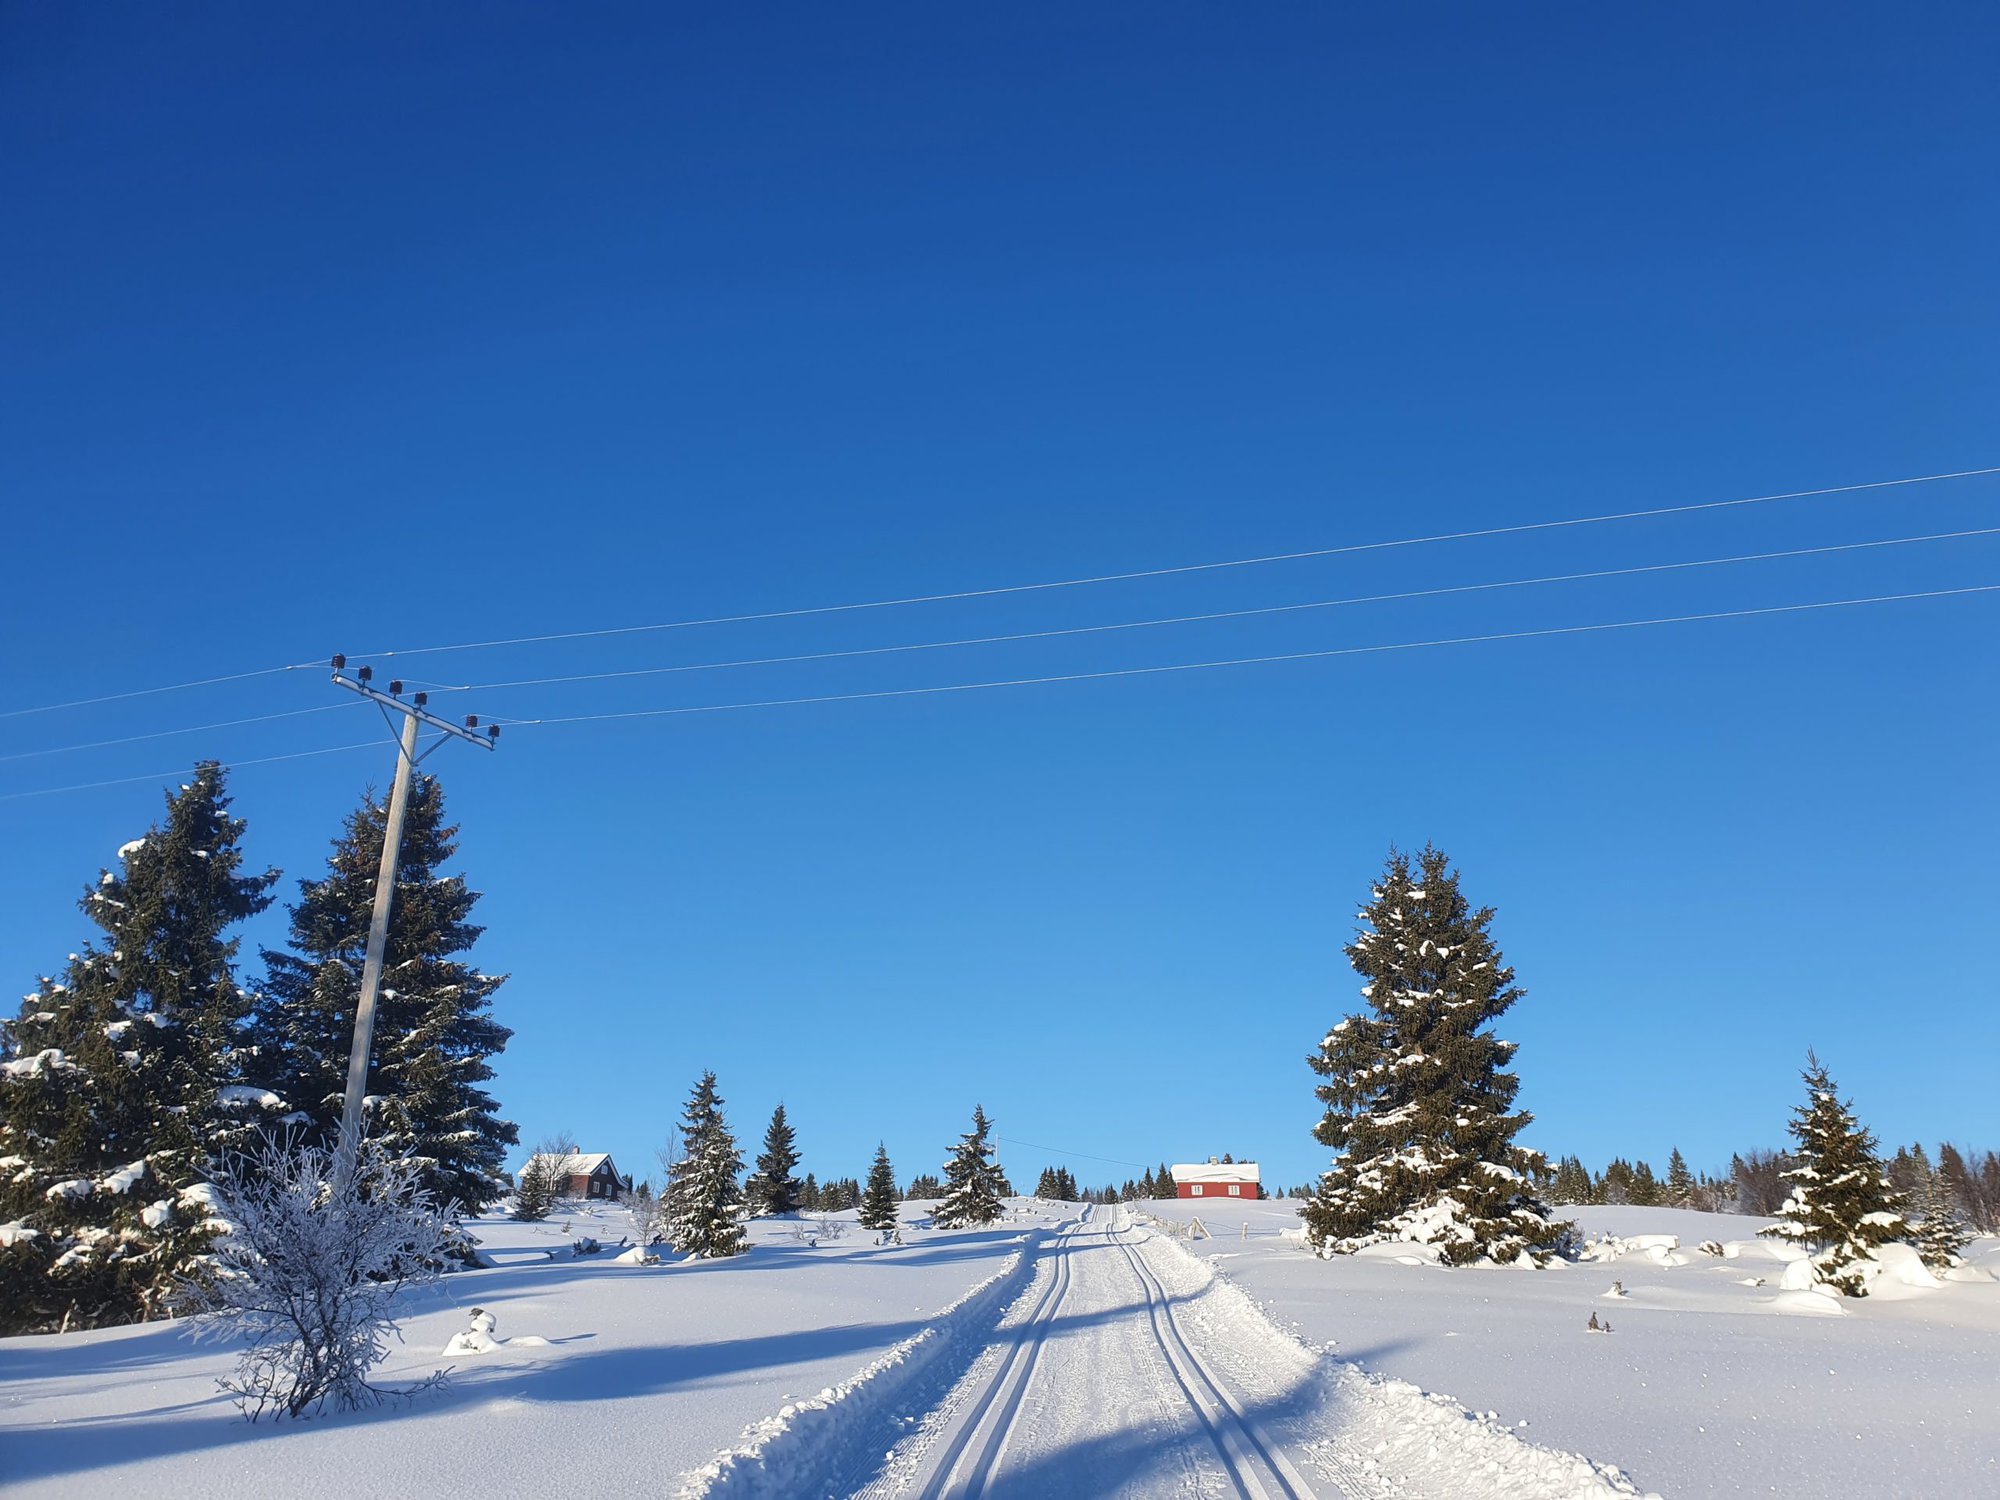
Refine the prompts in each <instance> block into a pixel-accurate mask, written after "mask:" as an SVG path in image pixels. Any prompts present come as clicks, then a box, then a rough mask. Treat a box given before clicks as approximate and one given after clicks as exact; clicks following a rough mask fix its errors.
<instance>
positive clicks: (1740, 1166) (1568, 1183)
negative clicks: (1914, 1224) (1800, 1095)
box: [1550, 1141, 2000, 1234]
mask: <svg viewBox="0 0 2000 1500" xmlns="http://www.w3.org/2000/svg"><path fill="white" fill-rule="evenodd" d="M1798 1162H1799V1157H1798V1154H1797V1153H1796V1152H1794V1151H1790V1150H1783V1151H1778V1150H1770V1149H1768V1148H1758V1149H1753V1150H1749V1151H1743V1152H1738V1153H1737V1154H1735V1155H1733V1156H1731V1157H1730V1159H1729V1169H1728V1170H1727V1171H1726V1172H1721V1173H1713V1174H1711V1173H1708V1172H1699V1173H1690V1172H1689V1171H1688V1168H1687V1163H1686V1162H1685V1161H1684V1160H1683V1159H1682V1156H1681V1153H1680V1151H1679V1149H1678V1148H1676V1149H1675V1150H1674V1151H1673V1152H1672V1154H1671V1155H1670V1156H1669V1157H1668V1159H1667V1170H1666V1172H1665V1173H1664V1174H1656V1173H1655V1172H1654V1170H1653V1168H1652V1167H1651V1166H1650V1165H1648V1164H1647V1163H1646V1162H1644V1161H1639V1162H1629V1161H1626V1160H1625V1159H1624V1158H1622V1157H1613V1158H1612V1159H1611V1161H1610V1162H1609V1163H1607V1164H1606V1165H1605V1167H1604V1168H1603V1169H1602V1170H1601V1171H1596V1172H1592V1171H1591V1170H1589V1169H1588V1168H1586V1167H1585V1166H1584V1164H1583V1162H1582V1160H1581V1159H1580V1158H1578V1157H1575V1156H1565V1157H1563V1158H1562V1160H1561V1161H1560V1162H1559V1163H1558V1164H1557V1166H1556V1170H1555V1175H1554V1178H1553V1182H1552V1186H1551V1189H1550V1196H1551V1197H1552V1199H1553V1200H1554V1201H1555V1202H1557V1203H1564V1204H1594V1203H1637V1204H1644V1205H1648V1206H1658V1207H1662V1208H1693V1209H1700V1210H1702V1211H1704V1212H1706V1213H1719V1214H1748V1215H1751V1216H1753V1217H1756V1218H1763V1219H1768V1218H1770V1217H1771V1216H1772V1215H1773V1214H1775V1213H1777V1212H1778V1210H1779V1209H1780V1208H1782V1207H1783V1206H1784V1203H1785V1200H1786V1198H1788V1197H1789V1196H1790V1195H1791V1186H1790V1184H1789V1183H1788V1182H1787V1181H1786V1177H1785V1174H1786V1173H1787V1172H1788V1171H1791V1170H1792V1169H1793V1168H1795V1167H1796V1166H1797V1165H1798ZM1885 1171H1886V1173H1887V1176H1888V1180H1889V1185H1890V1187H1891V1188H1892V1189H1894V1190H1895V1192H1896V1193H1897V1194H1898V1195H1900V1196H1901V1197H1903V1198H1905V1199H1909V1200H1915V1199H1916V1198H1918V1197H1920V1196H1921V1195H1922V1194H1923V1193H1924V1192H1926V1191H1927V1190H1928V1188H1929V1185H1930V1182H1931V1179H1932V1178H1933V1177H1935V1178H1936V1179H1937V1180H1938V1182H1939V1183H1940V1184H1941V1185H1942V1188H1943V1191H1944V1192H1945V1193H1946V1194H1947V1195H1948V1196H1949V1200H1950V1204H1951V1206H1952V1208H1953V1210H1954V1211H1955V1212H1957V1213H1958V1214H1959V1215H1960V1216H1961V1217H1962V1218H1963V1219H1964V1220H1965V1222H1966V1223H1967V1224H1969V1225H1971V1226H1972V1227H1973V1228H1975V1229H1977V1230H1978V1231H1979V1232H1980V1233H1981V1234H1996V1233H2000V1152H1994V1151H1986V1152H1980V1151H1975V1150H1972V1149H1969V1148H1966V1147H1962V1146H1956V1145H1953V1144H1952V1143H1951V1142H1950V1141H1945V1142H1943V1143H1941V1144H1940V1145H1939V1146H1938V1147H1937V1151H1936V1154H1935V1156H1933V1155H1932V1153H1931V1152H1930V1151H1928V1150H1926V1149H1925V1147H1924V1146H1923V1145H1922V1144H1921V1143H1915V1144H1912V1145H1908V1146H1898V1147H1897V1148H1896V1154H1895V1155H1894V1156H1893V1157H1892V1158H1890V1160H1889V1162H1888V1163H1887V1166H1886V1168H1885Z"/></svg>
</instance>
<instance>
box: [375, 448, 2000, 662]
mask: <svg viewBox="0 0 2000 1500" xmlns="http://www.w3.org/2000/svg"><path fill="white" fill-rule="evenodd" d="M1988 474H2000V465H1994V466H1991V467H1987V468H1980V469H1956V470H1953V471H1951V472H1950V473H1944V474H1917V475H1912V476H1910V477H1908V478H1904V479H1876V480H1870V481H1868V482H1867V483H1864V484H1837V485H1828V486H1825V487H1824V488H1821V489H1812V490H1785V491H1783V492H1781V493H1777V494H1770V495H1748V496H1744V497H1742V498H1739V499H1735V500H1707V501H1702V502H1699V503H1696V504H1692V505H1663V506H1656V507H1653V508H1650V509H1645V510H1626V511H1616V512H1612V513H1608V514H1604V515H1595V516H1572V517H1569V518H1567V519H1564V520H1560V521H1529V522H1523V523H1520V524H1516V525H1511V526H1484V527H1479V528H1476V529H1473V530H1468V531H1449V532H1438V533H1435V534H1433V535H1429V536H1414V537H1400V538H1396V539H1394V540H1391V541H1381V542H1350V543H1346V544H1344V545H1342V546H1338V547H1314V548H1309V549H1307V550H1305V551H1301V552H1275V553H1271V554H1269V555H1266V556H1262V557H1238V558H1231V559H1228V560H1227V561H1223V562H1205V563H1182V564H1180V565H1178V566H1175V567H1166V568H1141V569H1138V570H1136V571H1133V572H1128V573H1100V574H1096V575H1093V576H1091V577H1086V578H1062V579H1055V580H1053V581H1050V582H1044V583H1015V584H1006V585H1002V586H1000V587H996V588H983V589H957V590H954V591H952V592H949V593H939V594H910V595H906V596H904V597H901V598H894V599H868V600H862V601H859V602H856V603H850V604H816V605H809V606H806V607H803V608H798V609H773V610H761V611H758V612H755V613H751V614H740V615H713V616H709V617H708V618H705V619H689V620H666V621H661V622H658V623H654V624H647V625H614V626H609V627H606V628H603V629H597V630H565V631H557V632H554V633H551V634H547V635H520V636H507V637H501V638H497V639H494V640H490V641H459V642H455V643H452V644H450V645H442V646H411V647H404V648H403V649H401V650H395V651H374V652H357V653H354V655H356V656H357V657H360V656H367V657H370V658H371V659H377V660H379V659H383V658H387V657H395V656H429V655H435V654H437V653H439V652H446V651H484V650H489V649H491V648H494V647H499V646H534V645H543V644H546V643H548V642H551V641H578V640H589V639H596V638H600V637H604V636H618V635H640V634H645V633H647V632H650V631H660V630H687V629H692V628H694V627H696V626H703V625H741V624H748V623H751V622H753V621H759V620H790V619H797V618H800V617H802V616H807V615H831V614H842V613H847V612H850V611H854V610H864V609H894V608H897V607H899V606H902V605H906V604H939V603H945V602H949V601H953V600H963V599H987V598H992V597H994V596H996V595H1002V594H1028V593H1037V592H1041V591H1045V590H1049V589H1072V588H1083V587H1087V586H1089V585H1092V584H1099V583H1124V582H1128V581H1131V580H1134V579H1141V578H1167V577H1171V576H1174V575H1177V574H1184V573H1207V572H1214V571H1217V570H1219V569H1224V568H1252V567H1259V566H1262V565H1263V564H1266V563H1278V562H1297V561H1301V560H1303V559H1306V558H1314V557H1338V556H1342V555H1346V554H1350V553H1357V552H1380V551H1385V550H1387V549H1390V548H1395V547H1421V546H1428V545H1429V544H1431V543H1433V542H1458V541H1470V540H1473V539H1476V538H1481V537H1495V536H1518V535H1521V534H1523V533H1527V532H1534V531H1556V530H1560V529H1563V528H1565V527H1576V526H1597V525H1602V524H1604V523H1606V522H1611V521H1637V520H1644V519H1647V518H1649V517H1656V516H1680V515H1690V514H1693V513H1694V512H1697V511H1710V510H1727V509H1730V508H1732V507H1737V506H1746V505H1768V504H1770V503H1772V502H1773V501H1778V500H1807V499H1815V498H1820V497H1824V496H1827V495H1850V494H1857V493H1860V492H1862V491H1864V490H1884V489H1895V488H1899V487H1904V486H1908V485H1915V484H1936V483H1940V482H1942V481H1945V480H1951V479H1973V478H1978V477H1981V476H1983V475H1988Z"/></svg>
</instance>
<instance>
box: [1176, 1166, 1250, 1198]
mask: <svg viewBox="0 0 2000 1500" xmlns="http://www.w3.org/2000/svg"><path fill="white" fill-rule="evenodd" d="M1170 1170H1171V1171H1172V1172H1173V1174H1174V1196H1175V1197H1176V1198H1254V1197H1256V1196H1257V1180H1258V1179H1257V1163H1255V1162H1254V1161H1217V1160H1216V1159H1215V1158H1214V1157H1212V1156H1211V1157H1210V1158H1209V1159H1208V1160H1207V1161H1205V1162H1197V1163H1192V1164H1190V1163H1178V1164H1176V1165H1175V1166H1173V1167H1172V1168H1171V1169H1170Z"/></svg>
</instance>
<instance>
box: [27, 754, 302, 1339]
mask: <svg viewBox="0 0 2000 1500" xmlns="http://www.w3.org/2000/svg"><path fill="white" fill-rule="evenodd" d="M223 788H224V772H223V770H222V768H221V767H220V766H218V765H217V764H216V763H215V762H213V761H204V762H202V763H201V764H200V765H198V766H197V767H196V768H195V773H194V778H193V780H191V781H189V782H188V783H187V784H185V785H184V786H182V787H181V788H180V790H179V791H178V792H174V793H170V794H169V795H168V797H167V808H166V818H165V821H164V823H162V824H161V825H159V826H156V827H154V828H152V829H150V830H149V831H148V832H147V833H146V835H145V836H144V837H143V838H138V839H134V840H132V841H131V842H130V843H128V844H126V845H124V846H123V847H122V848H121V849H120V850H119V851H118V858H119V864H120V869H119V871H118V872H116V873H113V872H112V871H110V870H106V871H103V872H102V873H101V874H100V875H99V877H98V879H97V881H96V883H95V884H94V885H92V886H91V887H90V888H89V889H88V891H87V892H86V894H85V895H84V897H83V900H82V902H81V903H80V904H81V906H82V909H83V911H84V914H85V915H86V916H88V917H89V918H90V920H91V921H92V922H94V923H96V925H97V926H98V927H99V928H100V929H101V930H102V931H103V933H104V938H103V945H102V946H101V947H100V946H95V945H93V946H90V947H86V948H85V949H84V950H83V951H82V952H81V953H78V954H72V955H71V956H70V959H69V964H68V967H67V968H66V969H65V970H64V973H63V977H62V978H61V979H60V980H56V979H44V980H42V981H41V983H40V985H39V986H38V988H37V990H36V992H35V993H34V994H32V995H30V996H28V997H27V999H26V1001H25V1003H24V1004H23V1006H22V1009H21V1013H20V1015H19V1016H18V1017H17V1018H16V1019H15V1020H14V1021H12V1022H11V1023H9V1024H7V1026H6V1027H5V1028H4V1033H5V1035H4V1056H5V1058H6V1061H5V1064H4V1067H0V1162H4V1163H5V1166H4V1169H0V1220H5V1221H11V1222H12V1223H14V1224H16V1225H18V1227H19V1231H20V1232H19V1233H16V1234H13V1235H10V1236H8V1239H7V1243H6V1244H5V1246H4V1248H0V1333H24V1332H40V1331H46V1330H51V1329H55V1328H59V1327H86V1328H88V1327H96V1326H100V1325H103V1324H109V1323H124V1322H131V1321H133V1320H135V1319H142V1318H149V1317H156V1316H159V1315H160V1314H161V1312H162V1311H163V1310H164V1303H165V1301H166V1298H167V1296H168V1295H169V1293H170V1292H171V1290H172V1288H173V1285H174V1282H175V1279H176V1278H177V1277H178V1276H179V1275H181V1274H182V1273H183V1272H184V1271H185V1270H187V1269H188V1268H189V1267H190V1266H192V1265H193V1264H195V1263H196V1261H197V1260H198V1259H199V1258H200V1257H201V1256H202V1255H203V1254H204V1253H205V1252H206V1251H207V1249H208V1243H209V1240H210V1238H211V1231H210V1229H209V1227H208V1224H207V1222H206V1220H207V1214H206V1212H205V1210H204V1209H203V1207H202V1205H201V1203H200V1201H199V1200H200V1193H199V1186H200V1184H201V1182H202V1180H203V1178H204V1177H205V1176H206V1175H207V1172H208V1170H209V1165H210V1160H211V1155H212V1153H217V1152H220V1151H224V1150H227V1149H230V1148H232V1147H235V1146H241V1145H243V1144H245V1143H246V1142H247V1139H248V1138H249V1134H250V1132H252V1131H253V1130H254V1128H255V1126H256V1125H257V1123H258V1122H259V1121H260V1120H262V1119H263V1118H265V1117H266V1116H267V1114H268V1109H267V1106H270V1105H276V1104H277V1103H278V1101H277V1100H276V1099H275V1098H273V1097H270V1096H267V1095H266V1094H264V1093H263V1092H262V1091H260V1090H258V1089H254V1088H249V1087H246V1086H245V1084H244V1082H243V1078H242V1073H241V1065H242V1061H243V1054H242V1052H241V1049H240V1048H239V1047H238V1045H237V1044H238V1042H239V1040H240V1036H239V1028H240V1026H241V1024H242V1020H243V1017H244V1016H245V1015H246V1013H247V1012H248V1010H249V1007H250V1003H251V1002H250V997H249V996H248V995H247V994H246V993H245V992H244V991H243V990H242V989H241V988H240V987H239V986H238V984H237V982H236V975H235V957H236V951H237V939H236V938H234V937H232V936H230V935H229V934H230V930H231V929H232V928H233V927H235V926H236V924H238V923H239V922H241V921H243V920H244V919H245V918H247V917H250V916H253V915H255V914H256V913H257V912H259V911H262V910H263V909H264V908H265V907H266V906H268V905H269V904H270V897H269V896H268V895H267V894H266V892H268V891H269V889H270V887H271V886H272V884H273V883H274V882H275V881H276V880H277V878H278V876H277V872H276V871H275V870H272V871H266V872H264V873H262V874H249V875H246V874H244V873H242V867H243V851H242V848H241V840H242V835H243V829H244V824H243V820H242V819H240V818H234V817H231V816H230V815H229V811H228V809H229V799H228V797H227V796H225V795H224V790H223Z"/></svg>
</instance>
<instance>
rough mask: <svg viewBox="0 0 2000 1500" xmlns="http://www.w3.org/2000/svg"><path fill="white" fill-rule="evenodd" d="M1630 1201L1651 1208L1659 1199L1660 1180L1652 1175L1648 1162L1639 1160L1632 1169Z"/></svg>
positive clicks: (1650, 1165)
mask: <svg viewBox="0 0 2000 1500" xmlns="http://www.w3.org/2000/svg"><path fill="white" fill-rule="evenodd" d="M1630 1197H1631V1201H1632V1202H1634V1203H1637V1204H1640V1205H1642V1206H1644V1207H1647V1208H1651V1207H1654V1206H1656V1205H1657V1204H1658V1203H1659V1201H1660V1180H1659V1178H1657V1177H1655V1176H1654V1175H1653V1168H1652V1164H1651V1163H1650V1162H1643V1161H1642V1162H1640V1163H1639V1165H1638V1166H1636V1167H1634V1168H1633V1169H1632V1187H1631V1193H1630Z"/></svg>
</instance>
